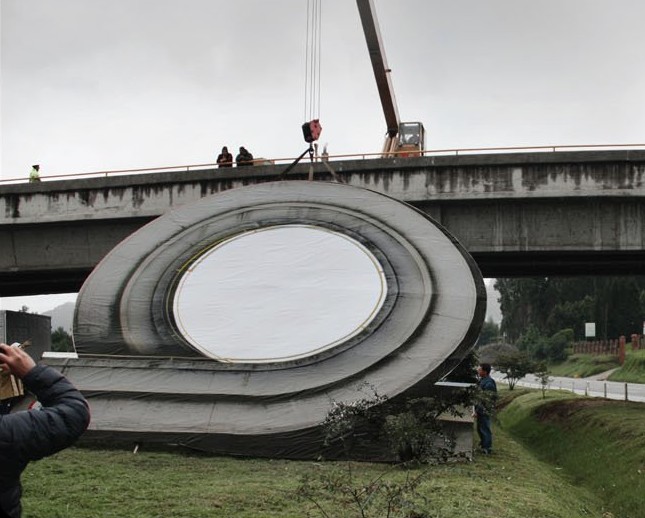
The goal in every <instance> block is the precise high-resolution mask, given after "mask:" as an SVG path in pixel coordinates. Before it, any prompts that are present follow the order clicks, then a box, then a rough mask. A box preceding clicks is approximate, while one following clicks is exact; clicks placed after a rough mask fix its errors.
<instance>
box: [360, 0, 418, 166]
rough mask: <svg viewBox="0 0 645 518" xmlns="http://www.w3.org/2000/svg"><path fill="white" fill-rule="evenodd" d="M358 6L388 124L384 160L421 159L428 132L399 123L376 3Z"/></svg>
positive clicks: (363, 0) (363, 2)
mask: <svg viewBox="0 0 645 518" xmlns="http://www.w3.org/2000/svg"><path fill="white" fill-rule="evenodd" d="M356 5H357V6H358V13H359V15H360V17H361V24H362V25H363V33H364V34H365V41H366V42H367V50H368V52H369V55H370V60H371V62H372V69H373V70H374V77H375V79H376V86H377V88H378V93H379V97H380V98H381V105H382V106H383V114H384V115H385V122H386V124H387V133H386V135H385V143H384V144H383V156H384V157H391V156H421V155H422V152H423V149H424V148H425V129H424V127H423V124H422V123H421V122H401V121H400V119H399V110H398V107H397V105H396V98H395V97H394V87H393V86H392V79H391V75H390V73H391V70H390V68H389V67H388V66H387V60H386V58H385V49H384V47H383V41H382V40H381V31H380V30H379V25H378V20H377V19H376V10H375V8H374V3H373V1H372V0H356Z"/></svg>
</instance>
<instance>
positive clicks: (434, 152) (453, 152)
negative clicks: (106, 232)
mask: <svg viewBox="0 0 645 518" xmlns="http://www.w3.org/2000/svg"><path fill="white" fill-rule="evenodd" d="M616 149H645V144H573V145H557V146H518V147H515V146H513V147H474V148H446V149H426V150H423V151H419V152H418V154H419V156H421V155H423V156H459V155H473V154H493V153H499V152H504V153H525V152H527V151H531V152H545V153H555V152H558V151H573V150H575V151H584V150H596V151H597V150H616ZM391 154H393V155H398V154H400V155H405V156H406V157H408V156H409V155H410V151H401V152H393V153H391ZM382 157H383V153H354V154H342V155H329V156H328V157H325V158H324V159H325V160H330V161H331V160H366V159H374V158H382ZM395 158H396V157H395ZM294 160H296V157H286V158H271V159H267V158H257V159H255V160H254V161H253V163H254V165H269V164H271V165H279V164H285V165H287V164H290V163H292V162H293V161H294ZM321 160H323V157H321V156H316V157H315V161H321ZM215 168H217V164H216V163H207V164H186V165H178V166H159V167H140V168H134V169H113V170H105V171H91V172H85V173H64V174H48V175H43V176H41V180H42V181H48V180H72V179H79V178H97V177H107V176H122V175H131V174H139V173H142V174H146V173H166V172H173V171H175V172H188V171H198V170H202V169H215ZM28 181H29V178H28V175H25V176H23V177H20V178H6V179H3V178H0V184H11V183H25V182H28Z"/></svg>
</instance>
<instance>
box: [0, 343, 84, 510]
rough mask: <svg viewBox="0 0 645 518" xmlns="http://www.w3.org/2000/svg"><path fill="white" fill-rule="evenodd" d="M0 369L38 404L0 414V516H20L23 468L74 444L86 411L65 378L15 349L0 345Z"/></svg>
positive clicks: (82, 425) (77, 393)
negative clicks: (18, 410)
mask: <svg viewBox="0 0 645 518" xmlns="http://www.w3.org/2000/svg"><path fill="white" fill-rule="evenodd" d="M0 367H1V368H2V370H4V371H8V372H10V373H11V374H13V375H14V376H16V377H18V378H20V379H22V382H23V384H24V386H25V388H26V389H27V390H29V391H30V392H32V393H33V394H34V395H35V396H36V397H37V398H38V401H39V402H40V404H41V405H42V406H41V407H40V408H39V409H37V410H36V409H32V410H27V411H22V412H15V413H12V414H7V415H0V517H8V518H20V516H21V513H22V507H21V504H20V498H21V496H22V486H21V484H20V475H21V474H22V472H23V471H24V469H25V467H26V466H27V464H28V463H29V462H30V461H33V460H38V459H42V458H43V457H46V456H48V455H52V454H54V453H56V452H58V451H60V450H62V449H64V448H67V447H68V446H71V445H72V444H73V443H74V442H76V440H77V439H78V438H79V437H80V436H81V434H82V433H83V432H84V431H85V430H86V429H87V427H88V425H89V423H90V410H89V406H88V404H87V401H86V400H85V398H84V397H83V395H82V394H81V393H80V392H79V391H78V390H77V389H76V388H75V387H74V386H73V385H72V384H71V383H70V382H69V381H68V380H67V378H65V376H63V375H62V374H61V373H60V372H58V371H57V370H55V369H53V368H51V367H47V366H45V365H36V363H35V362H34V360H33V359H32V358H31V356H29V355H28V354H27V353H26V352H24V351H23V350H22V349H20V348H18V347H11V346H9V345H6V344H0Z"/></svg>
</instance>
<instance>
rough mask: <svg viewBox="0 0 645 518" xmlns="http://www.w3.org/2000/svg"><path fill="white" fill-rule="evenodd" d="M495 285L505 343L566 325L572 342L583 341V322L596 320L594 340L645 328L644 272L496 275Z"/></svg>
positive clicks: (554, 332) (561, 328) (547, 334)
mask: <svg viewBox="0 0 645 518" xmlns="http://www.w3.org/2000/svg"><path fill="white" fill-rule="evenodd" d="M494 286H495V289H497V291H498V292H499V294H500V297H499V301H500V307H501V312H502V321H501V324H500V332H501V333H502V334H503V336H504V337H505V339H506V342H508V343H512V344H514V343H516V342H518V341H520V340H521V339H522V337H524V338H525V339H526V337H527V334H532V335H534V337H535V336H536V335H538V336H553V335H555V334H556V333H558V332H560V331H562V330H565V329H570V330H571V331H572V335H573V336H572V338H573V340H584V338H585V323H586V322H595V324H596V338H597V339H605V340H606V339H611V338H617V337H619V336H621V335H625V336H627V337H629V336H630V335H631V334H633V333H637V334H641V333H642V332H643V321H644V320H645V276H630V277H617V276H613V277H609V276H593V277H592V276H581V277H532V278H513V279H497V280H496V281H495V284H494Z"/></svg>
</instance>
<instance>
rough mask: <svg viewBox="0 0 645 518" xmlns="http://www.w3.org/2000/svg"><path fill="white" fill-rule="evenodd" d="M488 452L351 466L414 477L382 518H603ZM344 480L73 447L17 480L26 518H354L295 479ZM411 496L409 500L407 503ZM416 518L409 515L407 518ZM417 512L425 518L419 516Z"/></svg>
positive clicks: (549, 474) (521, 462) (294, 466)
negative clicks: (424, 462) (447, 461)
mask: <svg viewBox="0 0 645 518" xmlns="http://www.w3.org/2000/svg"><path fill="white" fill-rule="evenodd" d="M495 433H496V435H495V448H496V453H495V454H494V455H492V456H481V457H477V458H476V459H475V462H471V463H459V464H451V465H443V466H434V467H429V468H425V469H424V468H419V469H413V470H409V471H404V470H402V469H400V468H391V467H388V466H386V465H379V464H369V463H360V464H359V463H352V464H351V474H352V477H353V478H354V480H355V482H354V484H353V487H354V488H359V487H360V486H361V483H359V482H358V481H362V483H365V482H367V481H374V480H377V479H379V477H382V478H381V479H380V481H381V482H384V483H387V484H389V486H390V487H393V486H392V485H393V484H396V483H403V482H404V481H405V479H406V477H410V476H412V477H416V476H419V475H422V479H421V483H420V485H419V486H418V487H417V488H416V490H415V492H414V495H412V496H413V498H412V500H413V501H414V507H413V508H408V509H407V510H406V511H405V513H406V514H404V513H403V512H401V513H397V514H392V515H391V516H392V517H394V516H418V517H422V516H423V517H427V518H463V517H464V516H471V517H472V516H477V517H478V518H487V517H491V518H492V517H496V518H545V517H549V518H577V517H585V518H587V517H590V516H594V517H600V516H602V511H603V508H602V505H603V504H602V503H601V501H600V499H599V498H598V497H597V496H596V495H594V494H592V493H591V492H590V491H589V490H587V489H585V488H580V487H577V486H576V485H575V484H573V483H572V481H571V480H570V479H569V478H567V477H565V476H563V473H564V472H563V471H560V470H557V469H554V467H553V466H551V465H548V464H545V463H542V462H540V461H538V460H536V459H535V457H534V456H533V455H531V454H530V453H529V452H528V451H527V450H526V449H525V448H523V447H522V446H520V445H519V444H518V443H517V442H515V441H514V440H513V439H511V438H510V437H509V435H508V434H506V433H505V432H504V431H503V430H496V432H495ZM339 473H344V474H345V475H347V473H348V464H346V463H340V462H304V461H301V462H295V461H284V460H257V459H248V460H242V459H233V458H224V457H209V456H202V455H195V454H190V453H186V452H147V451H140V452H139V453H138V454H136V455H134V454H132V453H131V452H129V451H119V450H92V449H81V448H72V449H69V450H66V451H63V452H61V453H59V454H58V455H56V456H54V457H50V458H47V459H44V460H42V461H39V462H36V463H32V464H30V465H29V467H28V468H27V470H26V471H25V474H24V476H23V482H24V486H25V492H24V497H23V503H24V508H25V509H24V515H25V516H26V517H30V518H62V517H70V518H89V517H92V518H96V517H118V518H129V517H133V518H134V517H136V518H152V517H163V518H173V517H182V518H207V517H208V518H212V517H227V518H232V517H236V518H237V517H240V518H263V517H294V518H295V517H297V518H301V517H304V516H316V517H318V516H329V517H334V518H350V517H357V516H361V515H360V514H359V510H358V508H357V507H356V506H355V505H354V504H352V503H351V500H352V499H351V497H350V496H349V495H348V494H346V493H343V492H342V491H340V490H336V491H329V490H325V489H324V488H319V489H322V490H321V491H319V492H318V493H317V496H316V497H315V500H316V502H317V503H318V504H320V506H321V507H322V509H323V510H324V511H325V512H326V514H325V515H323V514H322V512H321V511H320V509H319V508H318V507H317V506H316V505H315V503H314V502H312V501H309V500H299V499H298V498H297V497H296V490H297V488H298V486H299V485H300V483H301V481H302V479H303V477H305V476H308V477H309V478H310V479H311V480H314V481H315V480H318V481H322V480H324V479H326V478H332V479H333V478H334V477H335V476H337V475H338V474H339ZM408 496H410V495H408ZM413 509H414V510H415V511H416V512H417V513H418V514H416V515H414V514H410V511H411V510H413ZM422 513H424V514H422ZM364 516H366V517H375V518H376V517H377V518H384V517H386V516H387V511H386V509H385V507H384V506H382V505H381V506H380V507H379V506H368V507H366V509H365V514H364Z"/></svg>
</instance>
